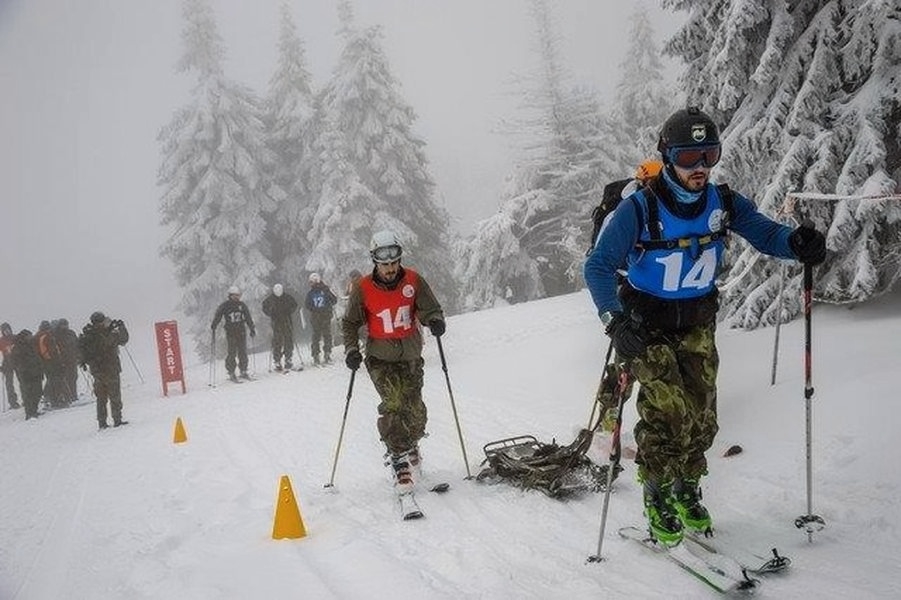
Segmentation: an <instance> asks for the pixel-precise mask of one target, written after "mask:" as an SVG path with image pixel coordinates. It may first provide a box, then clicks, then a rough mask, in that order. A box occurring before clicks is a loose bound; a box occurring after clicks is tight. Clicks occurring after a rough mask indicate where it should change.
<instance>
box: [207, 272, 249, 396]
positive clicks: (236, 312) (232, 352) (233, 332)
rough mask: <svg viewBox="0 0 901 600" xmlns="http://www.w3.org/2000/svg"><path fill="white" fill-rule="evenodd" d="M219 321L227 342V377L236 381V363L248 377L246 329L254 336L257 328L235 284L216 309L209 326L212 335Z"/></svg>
mask: <svg viewBox="0 0 901 600" xmlns="http://www.w3.org/2000/svg"><path fill="white" fill-rule="evenodd" d="M219 321H224V322H225V325H224V327H225V342H226V344H227V352H226V355H225V370H226V371H227V372H228V378H229V379H231V380H232V381H238V378H237V377H236V376H235V366H236V363H237V367H238V368H239V369H240V370H241V377H242V378H244V379H250V375H249V374H248V373H247V331H248V330H249V331H250V337H256V335H257V330H256V327H254V325H253V318H252V317H251V316H250V309H248V308H247V305H246V304H244V302H242V301H241V290H239V289H238V288H237V286H232V287H230V288H229V290H228V299H227V300H226V301H225V302H223V303H222V304H220V305H219V308H217V309H216V315H215V316H214V317H213V323H212V325H211V326H210V328H211V329H212V331H213V335H214V336H215V335H216V327H218V326H219ZM236 359H237V360H236Z"/></svg>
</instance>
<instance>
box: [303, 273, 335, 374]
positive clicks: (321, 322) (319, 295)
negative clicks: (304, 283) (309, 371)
mask: <svg viewBox="0 0 901 600" xmlns="http://www.w3.org/2000/svg"><path fill="white" fill-rule="evenodd" d="M309 282H310V290H309V291H308V292H307V297H306V300H305V301H304V306H305V307H306V309H307V311H308V312H309V313H310V325H311V326H312V327H313V338H312V340H311V341H310V351H311V352H312V354H313V363H314V364H317V365H318V364H320V363H321V361H320V360H319V351H320V343H321V345H322V353H323V357H324V359H325V362H326V363H330V362H332V318H333V317H334V316H335V304H336V303H337V302H338V297H337V296H335V294H334V293H333V292H332V290H331V289H329V286H328V285H326V283H325V282H324V281H322V278H321V277H320V276H319V273H310V278H309Z"/></svg>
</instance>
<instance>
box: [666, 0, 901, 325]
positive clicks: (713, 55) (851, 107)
mask: <svg viewBox="0 0 901 600" xmlns="http://www.w3.org/2000/svg"><path fill="white" fill-rule="evenodd" d="M664 4H665V5H669V6H671V7H674V8H677V9H682V10H687V11H689V19H688V21H687V23H686V24H685V26H684V27H683V28H682V29H681V30H680V32H679V33H678V34H677V35H676V36H675V38H674V39H673V40H672V41H671V42H670V43H669V44H668V47H667V48H668V50H669V51H670V52H672V53H673V54H675V55H677V56H679V57H681V58H682V59H683V60H684V61H685V63H686V65H687V68H686V71H685V74H684V76H683V80H682V81H683V84H684V87H685V89H686V91H687V93H688V98H689V101H691V102H692V103H693V104H698V105H700V106H701V107H702V108H703V109H704V110H705V111H706V112H708V113H709V114H711V115H712V116H713V117H714V119H715V120H716V121H717V122H718V123H719V124H720V126H721V127H722V128H723V129H724V132H723V146H724V157H723V160H722V163H721V165H720V166H719V167H718V169H717V170H716V171H715V179H717V180H720V181H725V182H727V183H729V184H730V185H731V186H732V187H733V188H734V189H736V190H737V191H740V192H742V193H745V194H746V195H748V196H749V197H751V198H753V199H755V200H756V201H757V203H758V205H759V206H760V208H761V209H762V210H763V211H764V212H766V213H769V214H770V215H776V214H777V212H778V211H779V209H780V208H781V207H782V206H783V203H784V201H785V198H786V195H787V194H788V193H789V192H792V191H804V192H819V193H833V194H840V195H845V196H859V195H870V196H883V195H889V194H897V193H899V191H901V188H899V182H901V150H899V143H898V128H899V124H901V86H899V85H898V84H897V78H898V73H899V71H901V31H899V27H898V23H899V20H901V5H899V4H898V3H897V2H896V1H894V0H873V1H870V0H844V1H840V2H837V1H832V2H785V3H783V2H775V3H761V2H756V1H753V0H716V1H714V2H707V1H692V0H664ZM779 216H780V218H786V217H784V216H782V215H779ZM788 216H790V217H792V220H790V221H789V222H791V223H792V224H796V223H797V222H798V221H800V220H801V219H810V220H812V221H813V223H814V224H815V226H816V227H817V228H818V229H820V230H821V231H825V232H827V234H828V235H827V247H828V250H829V252H828V256H827V262H826V264H825V265H824V266H823V267H819V268H818V269H817V272H816V284H815V286H816V287H815V296H816V297H817V298H819V299H823V300H827V301H832V302H849V301H860V300H863V299H866V298H869V297H872V296H874V295H877V294H879V293H882V292H884V291H887V290H888V289H890V288H891V286H892V285H893V284H894V283H895V282H896V281H897V279H898V277H899V275H901V271H899V265H901V261H899V252H898V249H899V248H898V239H899V235H901V203H899V202H897V201H885V200H883V201H879V200H876V201H873V200H860V199H853V198H852V199H844V200H839V201H832V202H815V201H808V202H799V203H798V204H797V205H796V210H794V211H793V213H792V214H791V215H788ZM786 220H787V221H788V219H787V218H786ZM736 251H737V252H736V253H737V258H736V259H735V263H734V265H733V266H732V268H731V271H730V273H729V276H730V279H731V282H730V284H729V287H728V288H727V292H726V294H724V309H725V310H724V311H723V312H724V314H725V316H726V319H727V322H728V323H730V324H731V325H735V326H742V327H756V326H758V325H761V324H769V323H773V322H775V321H776V320H777V318H779V317H780V315H781V316H782V317H792V316H795V315H797V314H798V313H799V311H800V308H801V307H800V304H799V303H798V302H797V301H794V300H793V301H791V302H789V303H787V304H786V306H785V307H780V306H779V304H778V302H777V300H778V298H779V289H780V283H781V274H782V269H781V268H780V267H779V265H778V263H777V262H776V261H774V260H771V259H765V258H764V259H758V258H757V256H756V253H755V251H754V250H753V249H751V248H748V247H747V246H746V245H745V244H738V245H737V248H736ZM789 274H790V275H791V276H792V277H791V279H790V281H789V282H788V283H787V285H788V287H787V288H786V290H787V292H786V294H785V296H786V297H788V298H797V296H798V294H797V291H798V287H799V279H800V277H799V275H800V267H799V266H797V265H794V264H793V265H791V266H790V267H789Z"/></svg>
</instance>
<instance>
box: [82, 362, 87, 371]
mask: <svg viewBox="0 0 901 600" xmlns="http://www.w3.org/2000/svg"><path fill="white" fill-rule="evenodd" d="M81 370H82V371H87V370H88V364H87V363H81Z"/></svg>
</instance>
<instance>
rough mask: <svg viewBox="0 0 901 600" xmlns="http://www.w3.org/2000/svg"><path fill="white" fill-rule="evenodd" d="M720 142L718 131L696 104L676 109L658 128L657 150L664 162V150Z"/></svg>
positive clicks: (710, 144) (711, 120)
mask: <svg viewBox="0 0 901 600" xmlns="http://www.w3.org/2000/svg"><path fill="white" fill-rule="evenodd" d="M719 143H720V132H719V129H718V128H717V126H716V123H714V122H713V119H711V118H710V117H709V116H708V115H707V114H705V113H704V112H702V111H701V109H700V108H698V107H697V106H689V107H688V108H683V109H681V110H677V111H676V112H675V113H673V114H672V115H671V116H670V117H669V118H668V119H667V120H666V122H665V123H664V124H663V127H662V128H661V129H660V139H659V140H658V142H657V150H659V151H660V154H661V155H663V159H664V162H666V151H667V149H668V148H673V147H676V146H679V147H681V146H712V145H714V144H719Z"/></svg>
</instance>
